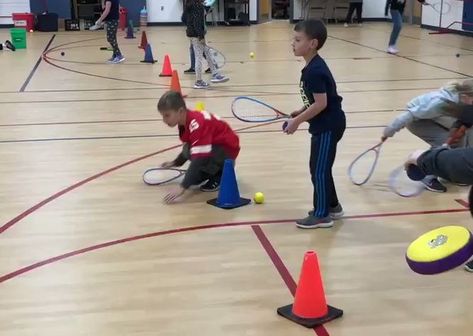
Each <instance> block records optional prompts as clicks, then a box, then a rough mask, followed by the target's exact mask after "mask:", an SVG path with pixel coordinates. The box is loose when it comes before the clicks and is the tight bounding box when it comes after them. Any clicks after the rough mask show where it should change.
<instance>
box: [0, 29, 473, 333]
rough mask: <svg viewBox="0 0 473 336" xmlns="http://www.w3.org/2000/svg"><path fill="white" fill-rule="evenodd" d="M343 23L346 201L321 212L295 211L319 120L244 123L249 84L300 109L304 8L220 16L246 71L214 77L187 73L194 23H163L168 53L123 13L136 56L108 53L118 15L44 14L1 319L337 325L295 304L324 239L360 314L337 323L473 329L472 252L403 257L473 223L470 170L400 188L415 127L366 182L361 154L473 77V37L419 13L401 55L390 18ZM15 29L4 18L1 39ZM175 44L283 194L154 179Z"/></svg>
mask: <svg viewBox="0 0 473 336" xmlns="http://www.w3.org/2000/svg"><path fill="white" fill-rule="evenodd" d="M328 29H329V35H330V38H329V40H328V41H327V44H326V46H325V47H324V48H323V50H322V52H321V54H322V55H323V57H325V59H326V60H327V62H328V63H329V65H330V67H331V69H332V71H333V73H334V75H335V78H336V80H337V82H338V87H339V91H340V93H341V95H342V96H343V98H344V101H343V106H344V109H345V111H346V113H347V120H348V129H347V131H346V133H345V136H344V139H343V141H342V142H341V143H340V146H339V150H338V155H337V161H336V163H335V168H334V175H335V180H336V185H337V188H338V193H339V196H340V200H341V202H342V204H343V207H344V208H345V212H346V217H345V218H344V219H343V220H340V221H337V222H336V224H335V226H334V227H333V228H332V229H320V230H313V231H303V230H300V229H297V228H296V227H295V225H294V219H295V218H299V217H303V216H305V214H306V211H307V210H309V209H310V205H311V195H312V186H311V183H310V178H309V171H308V156H309V152H308V150H309V135H308V133H307V131H306V127H303V128H302V129H300V130H299V131H298V132H297V133H296V134H295V135H293V136H286V135H283V134H282V133H281V132H280V124H273V125H261V126H258V127H255V128H252V129H245V127H247V126H248V125H245V124H243V123H241V122H239V121H237V120H235V119H234V118H232V116H231V112H230V103H231V101H232V99H233V98H234V97H235V96H237V95H250V96H253V97H256V98H259V99H263V100H265V101H268V102H269V103H271V104H273V105H274V106H277V107H279V108H280V109H283V110H285V111H292V110H293V109H295V108H298V107H300V105H301V100H300V97H299V94H298V79H299V75H300V69H301V68H302V66H303V63H302V62H301V60H298V59H297V58H295V57H294V56H293V55H292V49H291V47H290V39H291V34H292V27H291V25H289V24H288V23H286V22H272V23H269V24H262V25H255V26H251V27H231V28H229V27H218V28H213V27H210V28H209V32H208V40H209V41H210V44H211V45H213V46H215V47H216V48H218V49H220V50H221V51H222V52H223V53H224V54H225V55H226V57H227V65H226V66H225V68H224V72H225V74H227V75H229V76H230V77H231V81H229V82H227V83H225V84H222V85H213V86H212V89H211V90H207V91H202V90H194V89H191V86H192V84H193V81H194V76H192V75H184V74H183V72H182V71H183V70H184V69H186V68H187V67H188V58H189V55H188V41H187V39H186V37H185V33H184V29H183V27H154V28H148V29H147V34H148V40H149V41H150V43H151V44H152V47H153V52H154V57H155V59H158V60H159V63H157V64H155V65H149V64H143V63H140V61H141V60H142V59H143V52H142V51H141V50H140V49H138V48H137V45H138V44H139V42H140V36H141V35H140V32H137V33H135V34H136V36H137V39H134V40H126V39H124V38H123V36H124V33H123V32H120V34H119V35H120V37H119V44H120V47H121V48H122V51H123V53H124V55H125V56H126V57H127V61H126V62H125V63H123V64H120V65H107V64H104V61H105V60H106V59H107V58H109V57H110V52H107V51H100V50H99V48H100V47H102V46H107V43H106V40H105V33H104V32H103V31H99V32H84V31H82V32H59V33H56V34H49V33H37V32H35V33H30V34H28V49H27V50H19V51H17V52H16V53H11V52H6V51H3V52H1V53H0V64H1V71H2V81H1V82H0V91H1V92H0V157H1V164H0V177H1V179H0V204H1V211H0V225H1V226H0V333H1V335H5V336H33V335H35V336H36V335H48V336H53V335H54V336H56V335H58V336H59V335H60V336H64V335H68V336H76V335H100V336H118V335H127V336H131V335H140V336H144V335H166V336H167V335H176V336H177V335H179V336H182V335H195V334H196V332H197V333H199V334H201V335H206V336H213V335H235V336H236V335H238V336H242V335H251V336H256V335H258V336H259V335H273V336H276V335H285V336H286V335H314V334H317V335H326V333H324V332H325V331H324V330H323V329H321V328H319V329H317V330H315V331H314V330H310V329H305V328H303V327H300V326H298V325H295V324H293V323H291V322H289V321H287V320H285V319H283V318H281V317H279V316H277V314H276V309H277V308H278V307H279V306H283V305H286V304H288V303H291V302H292V300H293V297H292V295H291V290H293V289H294V286H295V283H297V280H298V276H299V272H300V267H301V264H302V258H303V255H304V252H305V251H307V250H310V249H314V250H315V251H316V252H317V253H318V255H319V260H320V265H321V269H322V276H323V279H324V284H325V291H326V295H327V300H328V302H329V304H331V305H334V306H336V307H338V308H341V309H343V310H344V314H345V315H344V316H343V318H341V319H338V320H336V321H334V322H331V323H329V324H327V325H325V330H326V332H327V333H328V334H330V335H333V336H343V335H363V336H379V335H396V336H398V335H421V334H422V335H424V334H425V335H427V334H428V335H430V336H440V335H445V334H447V333H449V334H451V335H456V336H461V335H470V334H471V328H470V323H471V321H472V320H473V301H472V296H471V293H472V283H473V275H471V274H468V273H467V272H465V271H463V269H462V268H461V267H459V268H457V269H455V270H452V271H450V272H447V273H444V274H441V275H436V276H421V275H417V274H415V273H413V272H412V271H410V269H409V268H408V266H407V264H406V262H405V259H404V254H405V250H406V248H407V246H408V245H409V243H410V242H411V241H412V240H414V239H415V238H416V237H418V236H419V235H420V234H422V233H424V232H426V231H428V230H430V229H433V228H436V227H439V226H443V225H449V224H454V225H463V226H466V227H468V228H470V229H471V222H472V220H471V218H470V216H469V214H468V212H467V210H466V208H465V207H464V205H462V204H461V202H460V203H459V202H458V201H457V200H464V199H465V197H466V194H467V191H468V189H467V188H460V187H456V186H452V185H449V186H448V188H449V191H448V193H446V194H433V193H428V192H427V193H424V194H423V195H421V196H420V197H418V198H415V199H403V198H401V197H398V196H396V195H394V194H393V193H391V192H390V191H389V190H388V188H387V175H388V173H389V172H390V171H391V170H392V169H393V168H394V167H395V166H397V165H399V164H400V163H401V162H402V160H403V159H404V158H405V157H406V155H407V154H408V153H410V152H411V151H413V150H415V149H418V148H426V147H427V146H426V145H425V144H424V143H422V142H420V141H419V140H417V139H416V138H415V137H413V136H412V135H410V134H409V133H408V132H407V131H402V132H401V134H397V135H396V136H395V138H393V140H391V141H389V142H388V143H386V145H385V147H384V148H383V152H382V157H381V161H380V164H379V167H378V170H377V171H376V173H375V176H374V177H373V179H372V180H371V181H370V182H369V183H368V184H367V185H366V186H365V187H363V188H359V187H356V186H353V185H352V184H351V183H350V182H349V180H348V177H347V175H346V169H347V166H348V164H349V162H350V161H351V160H352V159H353V158H354V157H355V156H356V155H357V154H358V153H359V152H361V151H362V150H364V149H366V148H367V147H368V146H370V145H373V144H375V143H376V142H377V141H378V139H379V137H380V134H381V131H382V128H383V126H384V125H386V123H387V122H388V121H389V120H391V119H392V118H393V117H394V116H395V114H396V113H395V112H393V110H394V109H402V108H403V107H404V105H405V104H406V103H407V101H408V100H409V99H411V98H412V97H414V96H416V95H418V94H422V93H424V92H427V91H429V90H434V89H436V88H438V87H440V86H441V85H443V84H445V83H446V82H448V81H451V80H457V79H462V78H465V77H467V76H472V74H473V68H472V66H471V64H472V62H473V40H472V39H471V38H467V37H461V36H457V35H429V34H428V31H425V30H421V29H419V28H417V27H414V26H405V27H404V30H403V31H402V36H401V39H400V50H401V53H400V54H399V56H391V55H388V54H386V53H385V52H384V50H385V48H386V43H387V40H388V37H389V33H390V29H391V26H390V24H388V23H373V24H370V23H367V24H365V25H364V26H363V27H361V28H359V27H353V28H348V29H347V28H343V27H342V26H334V25H330V26H329V27H328ZM8 34H9V31H8V30H7V29H4V30H1V31H0V40H2V41H3V40H5V39H7V38H9V35H8ZM43 51H44V52H45V58H44V59H41V55H42V53H43ZM251 51H253V52H254V53H255V55H256V57H255V58H254V59H250V58H249V56H248V55H249V53H250V52H251ZM61 52H64V53H65V55H64V56H61ZM457 53H460V55H461V56H460V57H459V58H457V57H455V55H456V54H457ZM165 54H169V56H170V58H171V62H172V64H173V66H174V68H176V69H178V70H179V74H180V79H181V85H182V89H183V91H184V93H186V94H188V104H189V106H190V107H193V106H195V104H196V102H198V101H202V102H204V104H205V107H206V109H207V110H208V111H210V112H212V113H215V114H218V115H220V116H222V117H225V118H227V120H228V122H229V123H230V124H231V125H232V127H234V128H235V129H236V130H240V136H241V143H242V147H243V148H242V151H241V155H240V157H239V159H238V165H237V175H238V181H239V187H240V192H241V194H242V195H243V196H245V197H252V195H253V194H254V193H255V192H257V191H262V192H264V194H265V196H266V203H265V204H263V205H254V204H252V205H249V206H246V207H243V208H240V209H236V210H231V211H225V210H221V209H217V208H214V207H212V206H209V205H207V204H206V203H205V201H206V200H207V199H209V198H212V197H215V195H214V194H208V193H205V194H203V193H195V194H193V195H191V197H189V198H187V199H185V200H184V201H183V202H182V203H180V204H175V205H163V204H162V202H161V200H162V197H163V196H164V195H165V192H166V190H167V189H168V188H169V187H148V186H146V185H144V184H143V183H142V180H141V175H142V173H143V171H144V170H145V169H146V168H148V167H152V166H157V165H159V164H160V163H161V162H163V161H165V160H169V159H172V158H174V156H175V155H176V154H177V150H176V149H175V146H176V145H178V144H179V140H178V138H177V136H176V130H175V129H170V128H168V127H167V126H166V125H164V124H163V123H162V122H161V120H160V116H159V114H158V112H157V110H156V103H157V100H158V98H159V96H160V95H161V94H162V93H163V92H164V91H165V90H166V89H167V88H168V86H169V82H170V81H169V79H168V78H160V77H158V74H159V73H160V71H161V67H162V60H163V58H164V55H165ZM186 63H187V64H186ZM293 279H294V280H293Z"/></svg>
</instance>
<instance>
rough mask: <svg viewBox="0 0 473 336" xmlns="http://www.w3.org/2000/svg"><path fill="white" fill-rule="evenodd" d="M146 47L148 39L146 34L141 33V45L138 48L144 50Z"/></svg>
mask: <svg viewBox="0 0 473 336" xmlns="http://www.w3.org/2000/svg"><path fill="white" fill-rule="evenodd" d="M147 45H148V38H147V37H146V32H145V31H143V32H142V33H141V44H140V45H139V46H138V48H140V49H146V46H147Z"/></svg>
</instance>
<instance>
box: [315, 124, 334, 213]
mask: <svg viewBox="0 0 473 336" xmlns="http://www.w3.org/2000/svg"><path fill="white" fill-rule="evenodd" d="M322 139H323V141H322V144H321V147H322V150H321V152H320V156H319V157H320V160H318V162H317V163H318V165H317V184H318V188H317V190H318V195H317V210H316V216H317V217H324V216H326V215H327V214H324V211H325V210H326V209H327V188H328V186H327V181H326V170H327V163H328V154H329V151H330V143H331V141H330V140H331V132H326V133H323V134H322ZM319 190H320V192H319ZM319 195H320V197H319Z"/></svg>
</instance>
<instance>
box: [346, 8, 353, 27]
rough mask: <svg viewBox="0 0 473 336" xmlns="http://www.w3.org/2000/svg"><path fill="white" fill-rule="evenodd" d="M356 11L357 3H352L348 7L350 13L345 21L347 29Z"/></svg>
mask: <svg viewBox="0 0 473 336" xmlns="http://www.w3.org/2000/svg"><path fill="white" fill-rule="evenodd" d="M354 11H355V3H353V2H350V5H349V7H348V13H347V17H346V19H345V27H347V26H348V24H349V23H351V18H352V16H353V12H354Z"/></svg>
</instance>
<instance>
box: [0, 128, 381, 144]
mask: <svg viewBox="0 0 473 336" xmlns="http://www.w3.org/2000/svg"><path fill="white" fill-rule="evenodd" d="M382 127H386V125H370V126H348V127H347V129H367V128H382ZM307 130H308V128H299V129H298V131H307ZM254 133H282V130H280V129H274V130H257V131H241V132H238V134H254ZM177 136H178V135H177V134H175V133H174V134H145V135H116V136H96V137H77V138H43V139H18V140H1V141H0V144H10V143H25V142H52V141H81V140H117V139H144V138H172V137H177Z"/></svg>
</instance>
